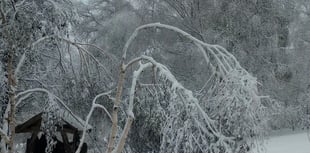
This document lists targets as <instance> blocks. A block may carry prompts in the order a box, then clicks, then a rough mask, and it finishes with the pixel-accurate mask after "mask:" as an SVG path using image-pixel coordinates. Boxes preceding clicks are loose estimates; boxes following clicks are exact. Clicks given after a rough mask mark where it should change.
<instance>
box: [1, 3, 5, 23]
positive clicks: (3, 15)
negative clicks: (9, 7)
mask: <svg viewBox="0 0 310 153" xmlns="http://www.w3.org/2000/svg"><path fill="white" fill-rule="evenodd" d="M3 9H4V0H2V2H1V5H0V14H1V18H2V24H4V23H5V22H6V16H5V14H4V11H3Z"/></svg>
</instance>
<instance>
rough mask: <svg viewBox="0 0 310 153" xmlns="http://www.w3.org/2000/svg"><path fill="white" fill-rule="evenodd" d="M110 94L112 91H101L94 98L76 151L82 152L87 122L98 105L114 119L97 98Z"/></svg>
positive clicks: (77, 152)
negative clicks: (97, 101) (98, 102)
mask: <svg viewBox="0 0 310 153" xmlns="http://www.w3.org/2000/svg"><path fill="white" fill-rule="evenodd" d="M109 94H111V91H109V92H105V93H101V94H99V95H97V96H96V97H95V98H94V99H93V102H92V107H91V109H90V111H89V113H88V115H87V117H86V121H85V124H84V127H83V135H82V138H81V140H80V143H79V146H78V148H77V150H76V152H75V153H80V152H81V148H82V146H83V142H84V139H85V135H86V130H87V124H88V122H89V119H90V117H91V115H92V113H93V111H94V110H95V108H96V107H98V108H101V109H103V110H104V111H105V112H106V113H107V115H108V116H109V118H110V119H111V121H112V117H111V115H110V113H109V112H108V111H107V109H106V108H105V107H104V106H102V105H99V104H96V100H97V99H98V98H99V97H102V96H108V95H109Z"/></svg>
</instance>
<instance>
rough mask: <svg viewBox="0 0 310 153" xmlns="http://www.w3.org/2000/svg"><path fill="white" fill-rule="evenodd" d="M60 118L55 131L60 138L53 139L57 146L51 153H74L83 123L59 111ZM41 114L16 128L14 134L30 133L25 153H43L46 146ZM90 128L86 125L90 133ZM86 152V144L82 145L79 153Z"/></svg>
mask: <svg viewBox="0 0 310 153" xmlns="http://www.w3.org/2000/svg"><path fill="white" fill-rule="evenodd" d="M59 113H61V114H60V116H61V122H62V123H61V125H62V126H58V125H56V126H57V131H58V132H59V134H60V136H61V137H60V138H57V137H54V138H53V139H54V140H55V141H57V144H56V146H55V148H54V150H53V153H74V152H75V151H76V149H77V147H78V145H79V143H80V142H79V141H80V134H81V133H82V131H83V127H84V123H85V121H83V120H82V119H80V118H79V117H77V116H75V115H73V114H72V113H71V112H69V111H65V110H61V111H59ZM42 114H43V113H42V112H41V113H39V114H37V115H35V116H33V117H31V118H30V119H28V120H27V121H25V122H23V123H22V124H19V125H17V126H16V128H15V130H16V133H32V136H31V138H29V139H27V146H26V153H45V148H46V146H47V140H46V137H45V133H43V132H42V131H41V130H40V129H41V122H42ZM91 129H92V127H91V126H90V125H87V131H90V130H91ZM68 134H70V135H72V136H71V137H72V140H71V141H70V140H69V138H68ZM86 152H87V144H86V143H84V144H83V147H82V150H81V153H86Z"/></svg>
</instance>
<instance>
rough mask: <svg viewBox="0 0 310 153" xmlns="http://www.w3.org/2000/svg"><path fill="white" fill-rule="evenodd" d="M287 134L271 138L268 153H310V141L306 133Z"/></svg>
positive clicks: (267, 148) (267, 147)
mask: <svg viewBox="0 0 310 153" xmlns="http://www.w3.org/2000/svg"><path fill="white" fill-rule="evenodd" d="M285 133H286V132H285ZM285 133H283V132H282V133H281V134H279V133H278V134H274V135H272V136H271V137H270V139H269V140H268V143H267V145H266V153H310V140H309V138H308V136H307V134H308V133H307V132H306V131H300V132H289V133H286V134H285Z"/></svg>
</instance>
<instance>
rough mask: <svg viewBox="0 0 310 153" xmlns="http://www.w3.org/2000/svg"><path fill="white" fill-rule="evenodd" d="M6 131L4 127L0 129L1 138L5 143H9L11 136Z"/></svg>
mask: <svg viewBox="0 0 310 153" xmlns="http://www.w3.org/2000/svg"><path fill="white" fill-rule="evenodd" d="M5 133H6V132H4V131H3V130H2V129H0V136H1V138H2V139H3V140H4V142H5V143H7V144H8V143H9V141H10V138H9V137H8V136H7V135H6V134H5Z"/></svg>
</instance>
